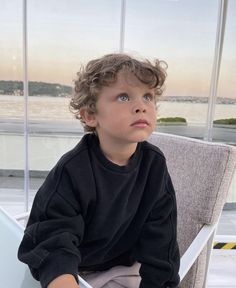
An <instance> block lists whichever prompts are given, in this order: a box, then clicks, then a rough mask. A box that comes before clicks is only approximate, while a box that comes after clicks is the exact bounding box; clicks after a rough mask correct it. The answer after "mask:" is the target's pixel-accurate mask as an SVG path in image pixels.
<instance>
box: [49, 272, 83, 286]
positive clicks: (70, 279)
mask: <svg viewBox="0 0 236 288" xmlns="http://www.w3.org/2000/svg"><path fill="white" fill-rule="evenodd" d="M65 287H66V288H79V285H78V283H77V282H76V280H75V277H74V276H73V275H71V274H63V275H60V276H58V277H57V278H55V279H54V280H53V281H52V282H50V283H49V285H48V287H47V288H65Z"/></svg>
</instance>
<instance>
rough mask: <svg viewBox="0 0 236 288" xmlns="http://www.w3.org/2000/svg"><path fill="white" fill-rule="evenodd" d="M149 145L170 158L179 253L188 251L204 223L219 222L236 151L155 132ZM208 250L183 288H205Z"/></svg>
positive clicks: (185, 281)
mask: <svg viewBox="0 0 236 288" xmlns="http://www.w3.org/2000/svg"><path fill="white" fill-rule="evenodd" d="M149 142H151V143H152V144H154V145H156V146H158V147H159V148H160V149H161V150H162V151H163V153H164V154H165V157H166V159H167V165H168V170H169V173H170V175H171V178H172V181H173V184H174V187H175V190H176V198H177V206H178V241H179V246H180V253H181V255H183V253H184V252H185V251H186V250H187V248H188V247H189V245H190V244H191V242H192V241H193V240H194V238H195V237H196V235H197V233H198V232H199V231H200V229H201V228H202V226H203V225H204V224H208V225H210V224H214V223H216V222H217V221H218V219H219V216H220V214H221V211H222V209H223V206H224V204H225V202H226V197H227V193H228V191H229V186H230V183H231V180H232V177H233V174H234V172H235V165H236V148H235V147H232V146H229V145H224V144H217V143H212V142H205V141H201V140H196V139H192V138H186V137H181V136H176V135H170V134H164V133H153V134H152V135H151V137H150V139H149ZM206 250H207V248H205V249H204V251H203V252H202V253H201V255H200V256H199V257H198V259H197V263H195V264H194V266H193V267H192V269H191V270H190V272H189V273H188V274H187V276H186V277H185V279H184V281H183V282H181V287H186V288H189V287H191V288H192V287H194V288H202V287H203V286H204V285H203V283H204V276H205V275H204V274H205V273H206V267H205V264H206V255H207V251H206Z"/></svg>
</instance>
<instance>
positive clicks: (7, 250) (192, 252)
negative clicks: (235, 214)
mask: <svg viewBox="0 0 236 288" xmlns="http://www.w3.org/2000/svg"><path fill="white" fill-rule="evenodd" d="M149 141H150V142H151V143H153V144H154V145H157V146H158V147H160V149H161V150H162V151H163V152H164V154H165V157H166V159H167V164H168V169H169V172H170V175H171V178H172V181H173V184H174V186H175V190H176V196H177V206H178V241H179V246H180V253H181V255H182V257H181V267H180V278H181V288H203V287H206V283H207V272H208V265H209V260H210V255H211V251H212V242H213V238H214V234H215V230H216V226H217V223H218V220H219V217H220V215H221V212H222V209H223V205H224V203H225V201H226V197H227V192H228V190H229V186H230V182H231V179H232V176H233V173H234V171H235V167H236V148H234V147H232V146H228V145H223V144H216V143H208V142H204V141H200V140H196V139H191V138H186V137H181V136H175V135H169V134H163V133H153V134H152V135H151V137H150V138H149ZM25 216H27V214H25V215H21V216H19V217H17V219H18V220H21V219H23V218H24V217H25ZM0 233H1V234H0V235H1V237H0V245H1V246H0V247H1V248H0V249H1V250H0V253H1V254H0V257H1V259H5V261H2V260H1V264H0V279H1V285H2V287H7V288H36V287H40V286H39V284H38V282H36V281H34V280H33V279H32V277H31V275H30V273H29V270H28V268H27V266H26V265H24V264H23V263H20V262H19V261H18V260H17V258H16V253H17V249H18V246H19V243H20V241H21V238H22V236H23V228H22V227H21V226H20V225H19V224H18V223H17V222H16V220H15V219H12V217H10V216H9V215H7V213H6V212H4V211H3V209H0ZM190 268H191V269H190ZM80 282H81V283H83V284H84V286H83V284H81V285H80V286H81V287H84V288H86V287H87V288H89V287H90V288H92V287H91V286H89V285H88V284H87V283H86V282H85V281H84V280H83V279H81V278H80Z"/></svg>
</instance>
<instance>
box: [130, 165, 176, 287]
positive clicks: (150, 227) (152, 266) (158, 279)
mask: <svg viewBox="0 0 236 288" xmlns="http://www.w3.org/2000/svg"><path fill="white" fill-rule="evenodd" d="M165 174H166V176H165V177H164V178H165V180H164V185H163V189H161V190H162V191H160V196H159V198H158V200H157V202H156V204H155V206H154V208H153V210H152V211H151V213H150V215H149V217H148V219H147V221H146V222H145V225H144V228H143V229H142V232H141V235H140V238H139V241H138V243H137V245H136V249H135V251H136V255H137V260H138V262H140V263H141V268H140V276H141V279H142V280H141V283H140V288H176V287H178V285H179V275H178V271H179V264H180V256H179V248H178V243H177V235H176V229H177V227H176V226H177V208H176V198H175V192H174V188H173V185H172V182H171V179H170V176H169V173H168V171H167V170H166V173H165Z"/></svg>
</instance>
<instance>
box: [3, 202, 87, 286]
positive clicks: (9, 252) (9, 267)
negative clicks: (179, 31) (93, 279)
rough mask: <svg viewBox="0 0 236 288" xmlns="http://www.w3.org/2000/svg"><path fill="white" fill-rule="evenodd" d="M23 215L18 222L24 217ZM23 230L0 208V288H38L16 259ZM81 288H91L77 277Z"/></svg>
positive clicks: (26, 270) (23, 266) (36, 282)
mask: <svg viewBox="0 0 236 288" xmlns="http://www.w3.org/2000/svg"><path fill="white" fill-rule="evenodd" d="M26 216H27V214H24V215H23V216H22V217H21V216H20V217H19V220H21V219H23V217H26ZM23 231H24V228H23V226H21V225H20V224H19V223H18V222H17V221H16V220H15V219H14V218H12V217H11V216H10V215H9V214H8V213H7V212H6V211H5V210H4V209H3V208H1V207H0V235H1V236H0V287H2V288H40V287H41V285H40V284H39V282H38V281H36V280H34V278H33V277H32V276H31V274H30V271H29V269H28V266H26V265H25V264H24V263H22V262H20V261H19V260H18V259H17V250H18V247H19V245H20V242H21V240H22V237H23ZM79 280H80V287H81V288H92V287H91V286H90V285H89V284H88V283H86V282H85V281H84V280H83V279H82V278H80V277H79Z"/></svg>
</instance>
